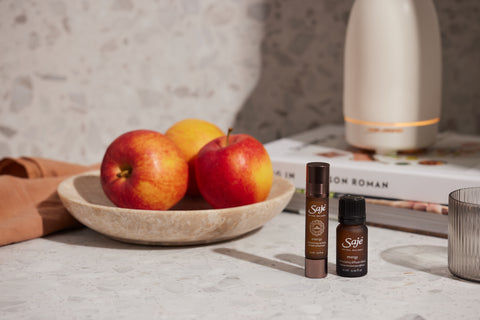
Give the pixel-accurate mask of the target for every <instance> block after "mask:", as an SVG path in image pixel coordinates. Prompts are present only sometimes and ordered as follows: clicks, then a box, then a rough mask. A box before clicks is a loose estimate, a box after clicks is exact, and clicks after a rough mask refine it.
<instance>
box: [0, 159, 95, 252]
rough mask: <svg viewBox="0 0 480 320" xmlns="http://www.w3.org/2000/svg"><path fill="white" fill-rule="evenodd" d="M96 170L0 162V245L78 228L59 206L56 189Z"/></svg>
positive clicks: (21, 161) (48, 163) (41, 162)
mask: <svg viewBox="0 0 480 320" xmlns="http://www.w3.org/2000/svg"><path fill="white" fill-rule="evenodd" d="M97 168H99V165H98V164H96V165H93V166H81V165H76V164H71V163H66V162H60V161H55V160H49V159H43V158H27V157H24V158H4V159H2V160H0V246H3V245H6V244H10V243H14V242H19V241H24V240H29V239H34V238H38V237H41V236H44V235H47V234H50V233H52V232H55V231H59V230H62V229H67V228H73V227H78V226H80V225H81V224H80V223H79V222H78V221H76V220H75V218H73V217H72V216H71V215H70V213H69V212H68V211H67V210H66V209H65V207H64V206H63V205H62V202H61V201H60V198H59V196H58V194H57V187H58V185H59V184H60V182H62V181H63V180H64V179H66V178H68V177H69V176H72V175H74V174H78V173H81V172H84V171H88V170H93V169H97Z"/></svg>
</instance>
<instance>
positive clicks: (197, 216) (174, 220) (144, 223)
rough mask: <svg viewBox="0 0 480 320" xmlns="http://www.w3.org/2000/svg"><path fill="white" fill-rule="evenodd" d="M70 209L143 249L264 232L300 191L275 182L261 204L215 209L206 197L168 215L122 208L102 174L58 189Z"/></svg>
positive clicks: (76, 179) (95, 173)
mask: <svg viewBox="0 0 480 320" xmlns="http://www.w3.org/2000/svg"><path fill="white" fill-rule="evenodd" d="M57 191H58V194H59V196H60V199H61V200H62V202H63V204H64V206H65V207H66V208H67V210H68V211H69V212H70V213H71V214H72V215H73V216H74V217H75V218H76V219H77V220H78V221H80V222H81V223H82V224H84V225H85V226H87V227H89V228H91V229H93V230H95V231H97V232H100V233H102V234H104V235H106V236H108V237H110V238H113V239H116V240H119V241H124V242H130V243H137V244H148V245H164V246H182V245H193V244H205V243H213V242H219V241H224V240H229V239H233V238H236V237H239V236H241V235H244V234H246V233H248V232H250V231H253V230H255V229H258V228H260V227H261V226H263V225H264V224H265V223H266V222H268V221H269V220H271V219H272V218H273V217H275V216H276V215H277V214H278V213H280V212H282V211H283V209H284V208H285V207H286V206H287V204H288V202H289V201H290V199H291V197H292V196H293V193H294V191H295V187H294V186H293V184H291V183H290V182H288V181H287V180H285V179H282V178H280V177H276V176H275V177H274V180H273V185H272V189H271V191H270V194H269V196H268V198H267V199H266V200H265V201H263V202H259V203H255V204H251V205H245V206H239V207H233V208H228V209H212V208H211V207H210V205H208V203H206V202H205V201H204V200H203V199H201V198H188V197H186V198H184V199H183V200H182V201H181V202H180V203H178V204H177V205H176V206H175V207H173V208H172V209H170V210H167V211H157V210H139V209H124V208H118V207H116V206H115V205H114V204H112V203H111V202H110V200H109V199H108V198H107V197H106V195H105V193H104V192H103V190H102V187H101V185H100V172H99V171H98V170H96V171H91V172H87V173H83V174H79V175H76V176H72V177H70V178H68V179H66V180H65V181H63V182H62V183H61V184H60V185H59V187H58V190H57Z"/></svg>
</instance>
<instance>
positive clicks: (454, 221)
mask: <svg viewBox="0 0 480 320" xmlns="http://www.w3.org/2000/svg"><path fill="white" fill-rule="evenodd" d="M448 269H449V270H450V272H451V273H452V274H454V275H456V276H458V277H460V278H463V279H467V280H473V281H479V282H480V187H476V188H466V189H459V190H455V191H453V192H452V193H450V195H449V197H448Z"/></svg>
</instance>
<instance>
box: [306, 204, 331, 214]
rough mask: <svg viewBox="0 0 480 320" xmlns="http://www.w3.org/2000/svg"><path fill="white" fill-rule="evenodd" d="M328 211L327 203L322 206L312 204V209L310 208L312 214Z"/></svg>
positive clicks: (309, 211)
mask: <svg viewBox="0 0 480 320" xmlns="http://www.w3.org/2000/svg"><path fill="white" fill-rule="evenodd" d="M325 211H327V205H326V204H322V205H321V206H317V205H316V204H312V205H311V206H310V209H308V213H310V214H319V213H322V212H325Z"/></svg>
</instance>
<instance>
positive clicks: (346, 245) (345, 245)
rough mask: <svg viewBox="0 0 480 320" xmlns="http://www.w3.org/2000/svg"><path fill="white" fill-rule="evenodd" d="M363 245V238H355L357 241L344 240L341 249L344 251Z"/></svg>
mask: <svg viewBox="0 0 480 320" xmlns="http://www.w3.org/2000/svg"><path fill="white" fill-rule="evenodd" d="M362 244H363V237H357V239H352V238H345V241H344V242H343V243H342V247H343V248H345V249H348V248H352V247H353V248H356V247H358V246H361V245H362Z"/></svg>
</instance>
